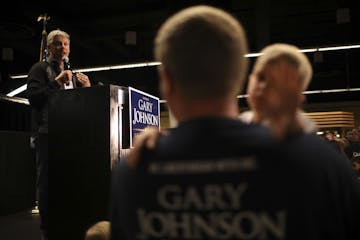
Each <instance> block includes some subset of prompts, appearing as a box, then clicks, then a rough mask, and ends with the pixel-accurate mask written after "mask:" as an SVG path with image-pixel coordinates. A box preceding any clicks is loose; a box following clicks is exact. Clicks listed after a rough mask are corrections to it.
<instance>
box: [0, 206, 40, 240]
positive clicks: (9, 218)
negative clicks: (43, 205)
mask: <svg viewBox="0 0 360 240" xmlns="http://www.w3.org/2000/svg"><path fill="white" fill-rule="evenodd" d="M39 224H40V216H39V214H32V213H31V209H29V210H26V211H23V212H18V213H14V214H9V215H6V216H0V239H1V240H25V239H26V240H40V239H41V238H40V227H39Z"/></svg>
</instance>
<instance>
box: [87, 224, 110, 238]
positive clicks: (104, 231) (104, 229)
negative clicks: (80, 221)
mask: <svg viewBox="0 0 360 240" xmlns="http://www.w3.org/2000/svg"><path fill="white" fill-rule="evenodd" d="M110 231H111V230H110V222H109V221H99V222H97V223H95V224H94V225H92V226H91V227H90V228H89V229H88V230H87V231H86V234H85V240H110Z"/></svg>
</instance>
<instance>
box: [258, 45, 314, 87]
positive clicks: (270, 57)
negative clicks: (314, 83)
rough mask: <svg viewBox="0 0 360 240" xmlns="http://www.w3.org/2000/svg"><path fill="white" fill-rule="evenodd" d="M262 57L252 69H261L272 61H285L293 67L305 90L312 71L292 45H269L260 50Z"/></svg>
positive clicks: (300, 53)
mask: <svg viewBox="0 0 360 240" xmlns="http://www.w3.org/2000/svg"><path fill="white" fill-rule="evenodd" d="M261 53H262V55H260V56H259V57H258V59H257V60H256V62H255V65H254V69H262V68H264V66H265V65H267V64H269V63H271V62H274V61H280V60H281V61H285V62H287V63H288V64H290V65H291V66H294V67H295V68H296V69H297V70H298V72H299V74H300V78H301V81H302V90H306V89H307V88H308V85H309V83H310V80H311V78H312V74H313V70H312V66H311V64H310V62H309V59H308V58H307V57H306V55H305V54H304V53H302V52H300V49H299V48H298V47H296V46H294V45H290V44H286V43H275V44H271V45H269V46H267V47H265V48H264V49H262V50H261Z"/></svg>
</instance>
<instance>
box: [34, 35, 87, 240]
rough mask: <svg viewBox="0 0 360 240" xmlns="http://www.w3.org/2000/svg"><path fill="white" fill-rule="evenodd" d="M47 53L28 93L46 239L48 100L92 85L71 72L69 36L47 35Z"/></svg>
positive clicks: (39, 64)
mask: <svg viewBox="0 0 360 240" xmlns="http://www.w3.org/2000/svg"><path fill="white" fill-rule="evenodd" d="M46 50H47V58H46V61H40V62H37V63H35V64H34V65H33V66H32V67H31V69H30V71H29V74H28V79H27V93H28V98H29V102H30V105H31V107H32V111H33V117H34V124H35V126H36V129H35V131H36V136H35V149H36V164H37V171H38V173H37V189H38V194H39V210H40V218H41V223H40V228H41V230H42V236H43V239H47V229H48V160H49V159H48V100H49V97H50V96H51V95H52V94H53V93H54V92H56V91H60V90H63V89H70V88H76V87H90V86H91V83H90V80H89V78H88V76H86V75H85V74H83V73H80V72H77V73H73V71H72V70H71V67H70V63H69V54H70V36H69V34H68V33H66V32H64V31H61V30H53V31H51V32H50V33H49V34H48V35H47V45H46Z"/></svg>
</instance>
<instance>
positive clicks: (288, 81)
mask: <svg viewBox="0 0 360 240" xmlns="http://www.w3.org/2000/svg"><path fill="white" fill-rule="evenodd" d="M312 73H313V71H312V66H311V64H310V62H309V60H308V58H307V57H306V55H305V54H304V53H302V52H300V49H299V48H298V47H296V46H294V45H291V44H286V43H275V44H271V45H269V46H267V47H265V48H264V49H263V50H262V51H261V55H260V56H259V57H258V58H257V59H256V61H255V64H254V67H253V69H252V72H251V74H250V77H249V82H248V87H247V94H248V99H247V100H248V104H249V108H250V110H249V111H246V112H243V113H242V114H241V115H240V119H242V120H243V121H245V122H253V123H262V124H265V125H266V126H268V127H270V128H271V129H272V131H273V133H274V134H275V135H276V136H277V137H278V138H284V137H286V136H287V135H289V134H293V133H299V132H305V133H314V132H316V130H317V127H316V124H315V123H314V122H313V121H312V120H310V119H309V118H307V117H305V116H304V113H303V110H302V104H303V102H304V99H305V97H304V95H303V91H305V90H306V89H307V88H308V86H309V83H310V81H311V78H312Z"/></svg>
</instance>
